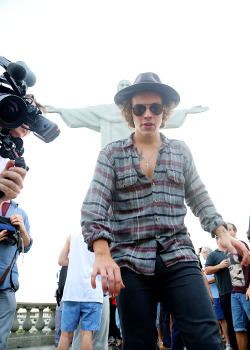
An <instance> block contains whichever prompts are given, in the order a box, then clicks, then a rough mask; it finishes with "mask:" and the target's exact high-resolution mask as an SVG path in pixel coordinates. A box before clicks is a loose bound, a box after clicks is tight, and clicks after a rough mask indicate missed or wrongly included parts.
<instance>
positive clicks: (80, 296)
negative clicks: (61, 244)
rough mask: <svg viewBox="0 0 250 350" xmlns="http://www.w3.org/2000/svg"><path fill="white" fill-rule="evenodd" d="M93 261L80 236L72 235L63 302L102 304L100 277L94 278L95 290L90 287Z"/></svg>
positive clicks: (93, 257) (92, 255) (92, 254)
mask: <svg viewBox="0 0 250 350" xmlns="http://www.w3.org/2000/svg"><path fill="white" fill-rule="evenodd" d="M94 259H95V254H94V253H92V252H90V251H89V250H88V247H87V244H86V243H85V242H84V239H83V236H82V234H81V233H74V234H72V235H71V238H70V251H69V265H68V271H67V278H66V282H65V286H64V290H63V298H62V300H63V301H78V302H80V301H81V302H99V303H102V302H103V291H102V286H101V276H100V275H99V276H97V278H96V289H93V288H92V286H91V273H92V270H93V263H94Z"/></svg>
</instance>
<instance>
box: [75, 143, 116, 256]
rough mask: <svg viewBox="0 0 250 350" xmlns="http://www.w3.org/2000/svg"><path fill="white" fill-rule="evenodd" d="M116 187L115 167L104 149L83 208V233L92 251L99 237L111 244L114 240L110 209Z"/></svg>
mask: <svg viewBox="0 0 250 350" xmlns="http://www.w3.org/2000/svg"><path fill="white" fill-rule="evenodd" d="M114 188H115V173H114V168H113V166H112V164H111V161H110V159H109V158H108V156H107V155H106V153H105V151H104V150H102V151H101V152H100V153H99V157H98V159H97V164H96V168H95V172H94V176H93V179H92V182H91V184H90V187H89V190H88V192H87V195H86V197H85V199H84V202H83V204H82V209H81V226H82V234H83V236H84V240H85V242H86V243H87V244H88V248H89V249H90V250H91V251H93V243H94V241H96V240H97V239H100V238H104V239H106V240H107V241H108V243H109V244H110V243H111V241H112V235H111V229H110V222H109V209H110V204H111V200H112V193H113V191H114Z"/></svg>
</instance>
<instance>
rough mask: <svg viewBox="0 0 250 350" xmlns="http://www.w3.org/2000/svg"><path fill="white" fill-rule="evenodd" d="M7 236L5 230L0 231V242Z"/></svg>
mask: <svg viewBox="0 0 250 350" xmlns="http://www.w3.org/2000/svg"><path fill="white" fill-rule="evenodd" d="M6 238H8V234H7V230H3V231H0V242H1V241H3V240H4V239H6Z"/></svg>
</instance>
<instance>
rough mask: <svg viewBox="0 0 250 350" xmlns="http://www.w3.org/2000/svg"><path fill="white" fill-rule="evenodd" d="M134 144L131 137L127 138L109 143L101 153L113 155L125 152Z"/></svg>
mask: <svg viewBox="0 0 250 350" xmlns="http://www.w3.org/2000/svg"><path fill="white" fill-rule="evenodd" d="M131 144H132V140H131V137H130V136H129V137H126V138H124V139H120V140H117V141H112V142H110V143H108V144H107V145H106V146H105V147H104V148H103V149H102V150H101V152H103V153H105V154H111V153H116V152H124V150H125V149H126V148H127V147H129V146H130V145H131Z"/></svg>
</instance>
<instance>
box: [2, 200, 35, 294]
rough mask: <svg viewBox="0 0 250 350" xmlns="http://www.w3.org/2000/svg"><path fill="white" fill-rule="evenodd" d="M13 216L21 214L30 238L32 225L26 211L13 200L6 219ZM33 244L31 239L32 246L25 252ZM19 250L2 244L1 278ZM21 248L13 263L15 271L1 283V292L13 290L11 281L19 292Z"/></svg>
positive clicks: (9, 273) (4, 243)
mask: <svg viewBox="0 0 250 350" xmlns="http://www.w3.org/2000/svg"><path fill="white" fill-rule="evenodd" d="M13 214H19V215H22V217H23V222H24V225H25V228H26V231H27V233H28V235H29V236H30V224H29V220H28V216H27V214H26V213H25V211H24V210H23V209H21V208H19V207H18V204H17V203H16V202H14V201H13V200H12V201H11V203H10V206H9V208H8V210H7V213H6V215H5V217H7V218H8V217H9V216H11V215H13ZM0 215H2V212H0ZM32 243H33V240H32V238H31V237H30V245H29V246H28V247H25V248H24V252H25V253H27V252H28V251H29V250H30V247H31V245H32ZM16 249H17V246H16V245H14V246H12V245H10V244H8V243H6V242H4V241H1V242H0V277H2V275H3V274H4V272H5V270H6V269H7V267H8V266H9V265H10V263H11V260H12V259H13V256H14V254H15V251H16ZM21 250H22V249H21V248H20V249H19V250H18V251H17V253H16V258H15V261H14V262H13V264H14V265H13V269H12V273H11V269H10V271H9V272H8V275H7V276H6V278H5V280H4V281H3V282H2V283H0V290H1V289H7V288H12V286H11V279H12V282H13V284H14V286H15V290H17V289H18V288H19V283H18V268H17V263H16V261H17V258H18V256H19V254H20V252H21Z"/></svg>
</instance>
